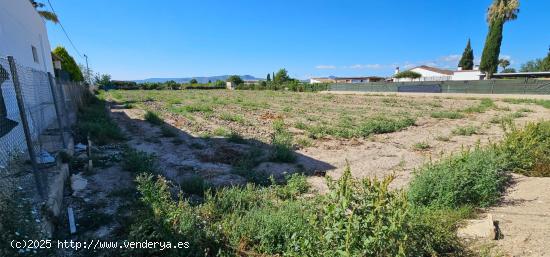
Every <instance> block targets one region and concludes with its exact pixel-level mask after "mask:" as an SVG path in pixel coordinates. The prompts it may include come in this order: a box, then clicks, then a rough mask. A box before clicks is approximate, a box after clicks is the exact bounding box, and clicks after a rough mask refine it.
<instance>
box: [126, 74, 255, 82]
mask: <svg viewBox="0 0 550 257" xmlns="http://www.w3.org/2000/svg"><path fill="white" fill-rule="evenodd" d="M229 76H230V75H221V76H212V77H190V78H149V79H143V80H134V81H135V82H137V83H145V82H161V83H162V82H166V81H170V80H173V81H175V82H178V83H188V82H189V81H191V80H192V79H196V80H197V81H198V82H199V83H208V81H211V82H215V81H218V80H222V81H225V80H227V78H228V77H229ZM240 77H241V79H243V80H262V79H259V78H256V77H254V76H251V75H241V76H240Z"/></svg>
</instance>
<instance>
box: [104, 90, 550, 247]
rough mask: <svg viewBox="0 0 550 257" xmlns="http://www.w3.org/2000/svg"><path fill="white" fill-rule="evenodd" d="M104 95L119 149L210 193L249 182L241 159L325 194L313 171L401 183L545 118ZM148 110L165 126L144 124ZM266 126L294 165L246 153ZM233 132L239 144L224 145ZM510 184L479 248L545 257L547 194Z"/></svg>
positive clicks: (410, 103) (396, 101) (447, 102)
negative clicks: (507, 127)
mask: <svg viewBox="0 0 550 257" xmlns="http://www.w3.org/2000/svg"><path fill="white" fill-rule="evenodd" d="M104 97H106V98H107V99H109V100H111V101H113V104H112V105H111V108H112V109H111V113H112V115H111V116H112V117H113V118H114V120H115V121H116V122H117V123H118V124H119V125H120V127H121V128H122V129H123V131H124V132H125V133H126V134H127V135H128V138H129V139H130V140H129V142H128V144H129V145H130V146H131V147H133V148H135V149H138V150H141V151H145V152H148V153H154V154H155V155H156V156H157V157H158V159H159V165H160V166H161V167H160V170H162V171H163V173H164V175H165V176H166V177H168V178H169V179H171V180H172V181H174V182H176V183H180V182H184V181H185V180H186V179H187V178H189V177H190V176H196V175H199V176H201V177H203V178H204V179H205V180H206V181H207V182H208V183H209V184H210V185H212V186H215V187H218V186H227V185H239V184H244V183H246V182H247V180H248V179H249V178H248V177H247V176H246V175H243V174H242V173H238V172H235V169H236V167H237V166H238V165H239V163H240V161H242V160H243V159H247V158H257V159H258V161H257V162H255V163H254V165H253V166H251V169H250V170H247V172H251V173H253V172H264V173H267V174H269V175H273V176H274V177H276V178H283V177H284V176H285V174H288V173H292V172H297V171H301V172H305V173H306V174H310V175H311V176H309V178H308V179H309V181H310V183H311V184H312V185H313V187H314V189H315V190H316V191H318V192H320V193H323V192H324V191H326V184H325V178H324V177H323V176H322V175H325V174H326V175H328V176H330V177H334V178H337V177H339V176H340V175H341V174H342V172H343V169H344V167H345V165H346V163H349V164H350V166H351V170H352V174H353V175H354V176H356V177H379V178H380V177H384V176H387V175H389V174H395V175H396V179H395V180H394V182H393V184H392V186H393V187H395V188H402V187H406V186H407V184H408V182H409V181H410V179H411V178H412V174H413V172H414V170H415V169H416V168H418V167H420V166H421V165H422V164H424V163H426V162H429V161H435V160H437V159H440V158H442V157H444V156H448V155H451V154H453V153H456V152H458V151H461V150H462V149H467V148H470V147H474V146H476V145H478V144H479V145H485V144H488V143H490V142H497V141H498V140H500V139H501V138H502V137H503V135H504V133H505V132H504V130H503V124H506V123H508V124H510V123H513V124H515V125H516V126H518V127H521V126H523V125H524V124H526V123H528V122H532V121H539V120H543V119H549V118H550V109H549V108H546V106H547V104H548V103H547V102H533V103H529V101H515V100H513V99H509V98H496V99H487V98H473V97H465V96H458V98H452V97H434V96H430V95H426V96H424V95H411V96H409V95H393V96H381V95H364V94H354V95H343V94H335V95H332V94H314V93H290V92H273V91H225V90H217V91H111V92H109V93H108V94H106V95H104ZM537 101H538V100H537ZM542 101H545V100H542ZM147 111H152V112H154V113H156V114H158V115H159V116H160V117H161V119H162V120H163V121H164V124H162V125H160V126H159V125H158V124H157V125H154V124H151V123H150V122H147V121H146V120H145V119H144V116H145V114H146V112H147ZM373 119H374V120H376V119H383V120H384V122H385V123H388V122H389V123H392V122H394V123H395V124H402V123H399V121H401V120H406V119H412V120H413V121H414V122H413V123H411V124H406V123H403V124H405V125H403V126H398V127H396V128H393V129H390V131H384V130H383V129H382V130H381V131H380V130H374V132H372V133H366V132H365V130H357V129H356V128H363V127H365V126H367V125H368V124H370V123H368V122H369V120H373ZM275 120H282V121H284V124H285V125H286V129H287V130H288V131H289V132H290V133H291V134H292V136H293V146H294V150H295V155H296V156H297V158H296V161H295V162H289V163H281V162H274V161H271V160H269V158H268V157H265V156H263V155H265V151H260V152H261V154H259V155H260V157H259V158H258V157H249V155H248V154H249V153H250V152H252V151H257V150H258V149H261V150H262V149H263V150H265V149H270V147H271V140H272V136H273V133H274V128H273V123H274V121H275ZM365 124H367V125H365ZM167 129H169V130H170V131H171V132H170V133H167V132H166V130H167ZM391 130H393V132H392V131H391ZM386 132H388V133H386ZM235 135H237V138H238V139H239V140H232V139H233V138H234V137H235ZM241 139H242V140H241ZM262 154H263V155H262ZM515 182H516V183H515V184H514V186H513V187H511V188H510V190H509V192H508V194H507V196H506V197H505V199H504V202H503V204H502V205H501V206H497V207H494V208H492V209H488V210H486V213H487V214H489V213H490V214H492V215H493V216H494V217H495V219H498V220H499V221H500V222H501V229H502V231H503V233H504V235H505V237H504V239H503V240H500V241H486V240H485V241H480V242H484V243H482V245H483V247H487V248H488V249H490V252H491V253H492V254H497V255H498V254H503V255H509V254H511V256H545V255H544V254H545V252H546V249H545V248H546V247H545V245H546V244H547V243H548V242H547V241H546V242H545V241H544V240H545V239H544V238H547V237H548V235H547V230H545V229H541V228H542V227H547V226H548V219H549V218H548V215H547V213H546V212H547V209H548V208H549V206H550V202H548V199H546V198H544V197H539V195H541V194H542V195H543V194H544V192H548V190H549V189H550V183H549V182H550V181H548V180H546V179H544V178H516V179H515ZM544 210H546V211H544ZM481 216H482V217H483V216H484V215H483V214H482V215H481ZM541 226H542V227H541Z"/></svg>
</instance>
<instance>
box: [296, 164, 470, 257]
mask: <svg viewBox="0 0 550 257" xmlns="http://www.w3.org/2000/svg"><path fill="white" fill-rule="evenodd" d="M392 180H393V178H392V177H388V178H386V179H384V180H382V181H378V180H369V179H364V180H361V181H359V180H355V179H353V178H352V177H351V172H350V171H349V167H348V168H346V170H345V172H344V174H343V175H342V177H341V178H340V179H339V180H338V181H336V182H331V183H329V188H330V191H329V193H327V194H326V196H324V197H322V198H321V199H320V200H319V202H318V203H317V204H318V206H320V207H317V208H318V210H312V211H311V212H312V213H315V214H310V217H309V220H310V222H311V225H310V228H309V229H308V228H307V227H306V228H304V232H303V233H298V234H297V235H296V236H294V238H293V241H292V246H293V247H291V248H290V252H287V253H286V255H288V256H334V253H338V255H339V256H435V255H439V254H444V253H449V252H456V251H457V250H458V249H460V244H459V243H458V240H457V239H456V236H455V227H454V226H452V225H449V223H450V222H443V220H442V217H438V216H436V215H432V216H431V217H432V218H433V219H432V220H427V219H423V218H422V217H423V215H425V212H421V211H414V209H412V208H411V207H410V205H409V203H408V200H407V197H406V195H405V194H404V193H403V192H402V191H400V190H390V189H389V184H390V183H391V182H392Z"/></svg>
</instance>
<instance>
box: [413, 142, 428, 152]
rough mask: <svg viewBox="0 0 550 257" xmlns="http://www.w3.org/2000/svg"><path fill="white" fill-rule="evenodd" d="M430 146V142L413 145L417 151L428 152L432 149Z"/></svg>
mask: <svg viewBox="0 0 550 257" xmlns="http://www.w3.org/2000/svg"><path fill="white" fill-rule="evenodd" d="M430 147H431V146H430V144H429V143H428V142H418V143H415V144H414V145H413V148H414V149H415V150H427V149H430Z"/></svg>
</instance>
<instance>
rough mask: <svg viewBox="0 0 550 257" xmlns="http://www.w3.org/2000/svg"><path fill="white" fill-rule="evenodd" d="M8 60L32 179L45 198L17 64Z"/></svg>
mask: <svg viewBox="0 0 550 257" xmlns="http://www.w3.org/2000/svg"><path fill="white" fill-rule="evenodd" d="M8 62H9V64H10V71H11V77H12V81H13V86H14V88H15V97H16V99H17V107H18V108H19V115H20V116H21V125H22V126H23V133H25V141H26V143H27V151H29V157H30V159H31V165H32V169H33V173H34V179H35V181H36V187H37V190H38V193H39V194H40V197H42V199H44V198H45V192H44V187H43V185H42V178H41V176H40V173H39V172H38V164H37V163H36V153H35V152H34V147H33V145H32V137H31V130H30V128H29V122H28V120H27V114H26V113H27V112H26V111H25V104H24V102H23V91H22V90H21V84H20V83H19V76H18V74H17V66H16V65H15V60H14V59H13V56H8Z"/></svg>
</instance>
